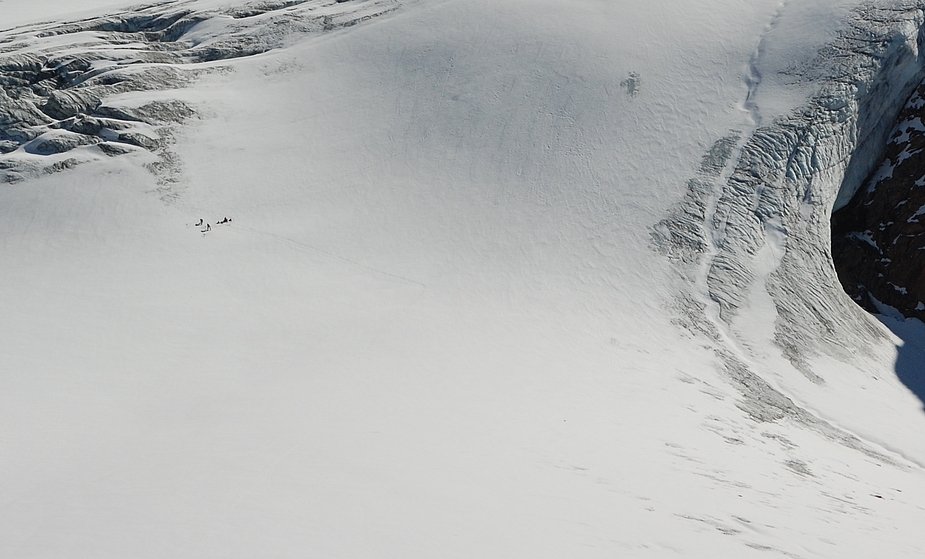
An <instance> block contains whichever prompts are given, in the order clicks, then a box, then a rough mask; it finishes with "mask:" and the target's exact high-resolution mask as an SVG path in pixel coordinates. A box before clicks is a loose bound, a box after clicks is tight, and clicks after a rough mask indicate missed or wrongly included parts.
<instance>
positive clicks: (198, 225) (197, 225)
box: [196, 217, 202, 227]
mask: <svg viewBox="0 0 925 559" xmlns="http://www.w3.org/2000/svg"><path fill="white" fill-rule="evenodd" d="M196 227H202V218H201V217H200V218H199V223H197V224H196Z"/></svg>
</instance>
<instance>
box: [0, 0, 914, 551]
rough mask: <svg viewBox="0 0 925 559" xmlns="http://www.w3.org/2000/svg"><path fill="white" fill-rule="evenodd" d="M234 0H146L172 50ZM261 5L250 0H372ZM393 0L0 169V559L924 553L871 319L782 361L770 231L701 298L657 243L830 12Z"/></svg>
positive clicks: (882, 352)
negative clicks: (733, 272)
mask: <svg viewBox="0 0 925 559" xmlns="http://www.w3.org/2000/svg"><path fill="white" fill-rule="evenodd" d="M37 4H42V6H43V7H42V8H41V9H42V12H41V14H40V17H38V16H36V13H35V10H38V9H39V8H37V7H35V6H36V5H37ZM46 4H47V6H46ZM243 4H244V3H243V2H233V1H231V0H228V1H224V2H220V1H213V0H209V1H206V0H201V1H191V2H174V3H170V2H168V3H166V4H165V5H167V6H168V7H170V6H173V5H176V6H177V8H178V9H186V8H189V9H193V10H203V11H209V10H212V11H211V12H209V13H211V14H219V15H214V17H212V16H210V18H211V19H206V20H205V21H204V22H203V23H202V24H201V25H199V26H197V27H193V28H192V29H191V30H190V31H189V33H190V35H189V38H190V41H204V40H213V39H215V38H216V37H219V38H220V36H221V33H224V32H225V30H226V29H231V28H230V27H227V25H230V23H228V22H229V20H228V19H227V17H226V16H222V15H221V13H225V12H221V10H227V9H228V8H229V7H235V6H237V7H241V6H242V5H243ZM272 4H276V6H275V7H273V6H271V5H272ZM284 4H287V3H283V2H277V3H273V2H263V3H260V2H253V3H251V4H250V6H259V5H264V7H267V6H269V7H271V8H273V9H274V10H276V11H281V12H280V13H282V11H286V10H289V11H293V12H295V11H298V10H305V9H309V8H310V9H315V8H317V9H319V10H329V11H331V13H335V12H336V11H337V10H341V11H342V12H344V13H345V11H356V10H363V9H365V7H367V6H368V5H372V4H373V2H362V1H361V0H350V1H348V2H344V3H335V2H307V3H304V5H302V4H298V5H296V3H288V4H292V5H291V6H289V5H284ZM393 4H395V6H394V8H395V9H391V8H390V10H389V11H388V12H387V13H385V12H383V13H381V15H378V16H377V17H373V18H371V19H368V20H366V21H358V22H357V23H356V24H351V25H349V26H348V27H343V28H336V29H321V30H320V31H317V32H315V31H311V30H308V31H306V32H305V34H304V35H299V36H287V37H286V41H284V42H282V43H280V44H279V45H278V46H276V47H274V48H273V49H272V50H269V51H267V52H264V53H262V54H255V55H253V56H246V57H238V58H229V59H223V60H216V61H208V62H195V61H192V62H188V64H187V66H186V67H185V68H187V69H192V70H203V72H201V73H199V74H197V78H196V79H195V80H193V81H192V82H191V83H189V84H187V85H185V86H184V87H178V88H171V89H168V90H150V91H142V92H125V93H120V94H119V96H118V97H117V98H114V99H109V100H108V102H111V103H114V104H121V105H124V106H139V105H141V104H143V103H147V102H151V101H156V100H169V101H182V102H184V103H186V104H188V105H189V106H191V107H193V108H194V109H195V110H196V116H194V117H192V118H190V119H188V120H187V121H186V122H184V123H182V124H179V125H177V126H175V127H172V128H170V130H169V134H170V137H171V138H172V140H171V141H172V142H173V143H172V144H170V151H171V153H175V154H176V155H177V156H178V159H177V166H176V169H174V171H175V172H174V173H173V174H171V175H170V176H169V177H168V178H169V180H166V179H165V177H164V175H163V173H161V174H158V168H157V167H156V166H155V167H153V168H152V167H150V164H151V163H152V161H154V159H153V158H154V157H155V156H154V155H152V154H151V153H148V152H146V151H144V150H136V151H131V152H130V153H127V154H124V155H120V156H115V157H110V156H107V155H105V154H103V153H102V152H97V151H94V150H98V148H97V147H93V146H89V147H84V148H80V149H81V150H83V151H80V152H79V155H78V156H75V157H77V158H78V159H79V162H78V164H77V165H76V166H74V167H73V168H69V169H65V170H63V171H61V172H54V173H40V176H34V177H32V176H30V177H27V178H26V179H25V180H22V181H20V182H13V183H12V184H4V185H2V188H0V261H2V262H3V265H2V266H0V285H2V286H3V287H4V288H3V289H2V291H0V309H2V313H0V333H2V336H0V367H2V373H0V375H2V376H0V379H2V385H0V387H2V389H0V556H4V557H42V558H45V557H49V558H50V557H74V558H77V557H87V558H90V557H92V558H108V557H113V558H115V557H120V558H121V557H165V556H169V557H190V558H201V557H242V558H244V557H248V558H251V557H363V558H374V557H375V558H381V557H396V558H399V557H401V558H408V557H421V558H430V557H550V558H561V557H608V558H612V557H674V556H677V557H711V558H712V557H773V556H788V557H807V558H808V557H914V556H918V555H920V554H921V553H922V552H923V548H925V543H923V541H922V539H921V535H920V534H921V525H922V521H923V519H925V476H923V465H925V437H923V432H925V417H923V412H922V403H921V402H920V401H919V400H917V399H916V398H915V397H914V395H913V394H912V393H911V392H910V391H909V390H908V389H906V388H905V387H904V386H903V384H902V383H901V382H900V381H899V380H898V379H897V378H896V373H895V371H894V360H895V359H896V355H897V353H896V349H895V347H894V345H893V343H891V342H889V341H888V340H889V339H893V338H891V337H889V336H891V335H890V334H889V333H888V332H887V330H886V329H885V328H883V327H881V326H879V324H876V323H875V322H873V319H869V322H870V328H871V329H872V330H871V331H876V332H879V333H880V334H879V335H880V336H881V337H882V338H883V339H882V340H876V339H874V340H871V342H870V343H871V346H870V348H867V349H864V350H862V351H863V352H866V353H870V355H869V356H858V358H857V359H856V360H851V359H847V358H846V359H842V360H838V359H834V358H830V357H823V356H822V355H824V352H821V353H818V354H812V355H808V356H807V357H806V359H807V363H809V365H808V367H809V370H810V372H811V373H812V375H815V376H816V377H818V378H813V377H812V375H809V374H807V373H806V371H803V372H801V371H800V370H798V369H797V368H795V365H793V363H795V361H793V360H792V359H789V358H785V357H784V355H783V353H782V350H781V348H780V346H779V345H775V344H774V343H773V342H774V340H775V335H776V332H778V331H779V330H777V329H779V327H780V326H779V324H778V322H776V321H779V320H780V318H779V316H778V307H776V306H775V301H774V300H772V296H771V295H769V294H768V292H767V291H766V290H765V289H764V282H765V278H767V277H771V275H772V274H773V272H774V271H775V270H776V269H777V268H778V267H779V266H780V263H781V262H782V258H784V256H783V255H784V253H785V252H786V251H787V250H790V249H791V247H792V246H793V239H788V237H787V231H786V228H785V227H784V225H782V223H783V222H781V221H780V220H779V219H778V220H776V221H775V219H773V218H772V219H769V220H768V221H767V224H766V225H765V226H763V227H764V231H765V233H766V238H765V239H764V241H763V244H761V245H760V246H761V248H760V250H758V251H757V252H756V253H755V254H754V257H753V259H752V260H750V261H749V264H748V265H749V266H750V268H749V269H750V270H751V274H752V279H751V280H750V282H749V283H748V285H747V286H746V287H745V288H743V289H742V290H741V297H740V299H741V301H740V309H739V311H738V313H736V314H735V315H734V316H732V317H731V318H730V319H729V320H724V319H723V318H722V317H721V316H720V312H721V309H719V308H718V306H717V303H716V302H715V301H713V300H711V299H710V297H709V295H708V293H707V288H708V287H710V286H708V285H706V284H705V283H704V282H705V281H707V280H705V279H704V278H706V277H707V276H706V269H705V268H706V266H707V265H708V264H707V263H706V262H700V261H698V262H700V263H698V264H695V265H693V266H689V267H685V266H683V265H681V264H678V263H677V262H673V261H672V260H671V259H670V258H669V257H667V256H666V255H665V254H662V253H660V252H659V250H657V247H654V246H653V240H652V238H653V237H652V231H653V227H654V226H655V225H656V224H657V223H659V222H660V221H662V220H664V219H666V216H670V215H672V212H673V211H677V208H678V204H679V203H681V204H683V202H684V200H685V198H684V197H685V192H686V191H687V189H688V188H689V181H690V180H691V179H694V178H696V177H698V176H699V177H701V178H702V180H704V181H708V180H709V181H720V180H722V179H725V178H728V177H729V175H730V174H731V173H732V169H731V167H730V164H727V163H725V162H724V161H720V162H719V163H718V167H717V169H715V170H713V169H710V168H708V167H709V165H707V164H706V163H705V162H704V155H705V154H708V153H711V148H713V147H715V146H716V145H717V142H718V141H721V140H722V139H723V138H733V139H732V140H729V141H728V142H727V144H728V151H730V153H731V155H730V157H731V158H732V159H731V160H732V161H733V163H734V160H735V158H736V157H737V156H736V153H738V152H739V151H741V150H742V149H743V146H745V145H746V143H747V142H748V140H749V138H751V137H752V135H753V134H755V133H756V131H757V130H759V127H760V126H761V125H762V124H767V123H769V122H773V121H774V120H775V119H776V118H778V117H781V116H782V115H787V114H789V112H790V110H791V109H795V108H798V107H800V106H802V104H803V103H806V102H807V100H808V99H809V96H811V95H813V94H814V93H815V92H816V91H817V89H818V88H819V87H821V85H820V84H822V82H823V81H824V79H825V78H826V77H827V75H826V73H825V72H824V71H821V70H820V71H819V72H817V73H815V74H813V73H812V72H805V73H804V74H803V77H802V78H800V79H796V78H792V73H791V74H787V73H786V72H784V70H788V69H792V66H793V65H794V64H801V63H806V64H807V65H810V66H811V64H810V62H809V61H811V60H812V59H813V57H814V56H815V54H816V52H817V51H819V50H820V49H823V48H824V47H825V45H827V44H828V43H829V42H830V41H832V40H834V38H835V37H836V35H837V34H838V32H839V30H841V29H842V22H843V21H844V18H845V17H846V14H847V13H848V12H849V10H850V9H852V8H854V7H855V5H854V4H853V3H852V2H848V1H846V2H835V1H832V2H818V3H814V4H813V6H812V7H807V6H804V5H800V3H798V2H792V3H787V2H785V3H783V4H781V3H780V2H779V1H778V0H749V1H742V0H736V1H731V0H728V1H727V0H713V1H711V2H709V3H703V2H676V1H670V0H649V1H645V2H632V3H631V2H602V1H599V0H529V1H528V0H505V1H500V2H499V1H495V2H489V1H487V0H446V1H441V0H434V1H426V0H417V1H409V2H406V3H399V2H393ZM125 6H126V4H125V3H123V2H108V3H107V2H93V1H88V2H85V3H82V4H81V6H80V8H81V9H80V10H78V9H77V3H73V2H47V3H43V2H30V3H26V2H21V1H19V0H0V22H3V25H2V26H3V27H4V28H10V27H13V26H16V25H21V24H22V25H26V24H32V23H34V22H37V21H43V22H48V21H56V20H58V19H60V20H61V21H63V22H64V21H68V22H69V21H74V20H77V19H81V18H87V17H90V16H91V15H99V14H105V13H107V12H106V10H107V9H109V10H111V11H115V10H116V9H123V8H124V7H125ZM84 8H85V9H86V10H89V12H86V11H84ZM78 11H80V12H81V13H79V14H77V15H75V14H74V12H78ZM377 13H378V12H377ZM228 17H230V16H228ZM267 17H270V16H253V17H243V18H241V19H240V20H237V23H235V25H244V26H246V25H250V23H249V21H251V20H253V22H254V24H255V25H256V24H257V23H259V22H264V23H265V20H266V18H267ZM7 18H9V19H7ZM919 24H921V22H919ZM235 29H239V28H235ZM27 31H28V30H27ZM30 40H31V39H30ZM30 44H31V43H30ZM0 46H2V45H0ZM23 48H26V47H23ZM69 48H70V47H69ZM788 76H791V77H789V78H788ZM807 76H808V77H807ZM814 80H815V81H814ZM719 145H721V146H722V145H726V144H719ZM23 149H24V148H20V152H21V151H22V150H23ZM20 152H13V153H12V154H11V155H10V156H9V157H10V158H16V157H26V155H22V154H21V153H20ZM18 153H19V155H17V154H18ZM27 155H28V156H29V157H32V155H31V154H27ZM69 157H70V156H69ZM146 165H148V167H146ZM152 170H153V171H154V172H152ZM714 171H715V172H714ZM698 173H700V174H699V175H698ZM716 177H718V178H716ZM710 184H712V183H710ZM835 194H836V192H835V191H832V192H830V199H829V200H828V202H827V204H828V205H829V208H830V207H831V203H832V201H833V200H834V197H835ZM717 204H719V205H720V206H721V205H722V202H721V201H720V202H717V200H713V202H711V206H716V205H717ZM711 211H712V210H711ZM813 211H814V210H813ZM820 211H821V210H820ZM813 215H815V214H813ZM225 217H230V218H231V222H230V223H226V224H221V225H219V224H218V223H217V221H218V220H220V219H222V218H225ZM200 219H203V220H204V222H205V223H207V224H209V230H208V231H206V232H203V231H202V229H203V227H202V226H197V225H195V224H196V223H198V222H199V220H200ZM719 230H720V229H716V231H719ZM730 234H731V233H730ZM714 240H716V239H712V240H711V242H712V241H714ZM716 241H717V242H719V241H718V240H716ZM820 242H821V241H820ZM825 242H826V243H827V242H828V240H827V239H825ZM720 244H721V243H719V244H718V245H717V246H720ZM708 254H712V255H717V254H719V255H721V254H722V251H721V250H719V249H716V248H713V249H709V251H708ZM698 266H699V268H698ZM833 277H834V276H833ZM808 282H809V280H807V285H801V284H793V285H792V286H791V287H792V288H793V289H794V290H797V291H799V290H804V291H813V290H821V289H823V287H825V289H830V288H831V286H827V287H826V286H823V287H819V286H817V285H815V284H809V283H808ZM836 284H837V282H836ZM842 295H843V294H842ZM844 297H845V300H846V301H847V296H844ZM848 302H849V303H850V301H848ZM700 308H702V309H703V310H702V311H697V309H700ZM840 308H841V307H837V308H835V310H831V309H828V310H831V313H837V312H841V311H839V310H838V309H840ZM692 309H693V310H692ZM698 312H699V314H698ZM825 312H827V309H823V310H822V311H820V313H821V314H822V315H825ZM694 315H697V317H703V318H696V319H692V318H691V317H692V316H694ZM826 316H830V317H831V316H834V318H835V319H838V315H837V314H834V315H826ZM845 320H846V321H847V320H848V319H847V318H846V319H845ZM850 320H862V319H858V318H857V317H856V316H854V315H852V317H850ZM698 321H701V322H698ZM837 322H838V321H837V320H836V321H835V323H836V324H837ZM848 323H850V324H853V322H850V321H849V322H848ZM704 324H706V326H705V325H704ZM833 328H834V326H833ZM903 328H905V329H908V330H909V331H913V330H914V329H915V325H911V326H910V325H904V326H903ZM900 330H901V329H900ZM903 332H905V330H903ZM839 335H840V334H839ZM900 335H904V334H903V333H900ZM910 347H911V346H910ZM914 350H915V351H919V352H920V350H919V349H914ZM908 351H912V349H909V350H908ZM907 355H909V354H908V353H907ZM868 357H869V358H868ZM907 359H910V358H909V357H907ZM801 363H802V362H801ZM801 366H802V365H801ZM754 379H759V380H758V381H756V380H754ZM761 383H764V384H761ZM756 395H760V396H761V398H765V400H761V398H758V400H761V402H764V403H763V404H762V405H763V406H765V407H761V406H758V407H756V405H757V404H755V403H754V401H755V398H756V397H757V396H756ZM768 395H770V396H768ZM775 398H778V399H775ZM779 398H782V399H779ZM767 401H772V403H774V404H773V405H775V406H778V407H776V408H775V407H773V406H771V407H770V408H769V407H767V406H768V404H767ZM787 402H789V404H788V403H787ZM768 410H771V411H768ZM774 410H778V411H780V415H779V416H774V415H773V413H772V412H774ZM768 414H771V415H768Z"/></svg>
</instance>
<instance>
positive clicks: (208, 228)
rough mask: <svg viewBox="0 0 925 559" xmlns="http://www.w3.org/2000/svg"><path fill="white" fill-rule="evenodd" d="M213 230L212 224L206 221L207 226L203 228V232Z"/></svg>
mask: <svg viewBox="0 0 925 559" xmlns="http://www.w3.org/2000/svg"><path fill="white" fill-rule="evenodd" d="M211 230H212V226H211V225H209V224H208V223H206V228H205V229H203V230H202V232H203V233H206V232H208V231H211Z"/></svg>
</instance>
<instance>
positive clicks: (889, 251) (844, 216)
mask: <svg viewBox="0 0 925 559" xmlns="http://www.w3.org/2000/svg"><path fill="white" fill-rule="evenodd" d="M923 119H925V84H923V85H920V86H919V87H918V89H916V91H915V93H914V94H913V95H912V97H911V98H910V99H909V101H908V103H906V106H905V108H904V109H903V110H902V112H901V113H900V115H899V118H898V119H897V120H898V124H897V125H896V128H895V130H894V131H893V133H892V135H891V136H890V140H889V143H888V144H887V147H886V153H885V154H884V160H883V163H882V164H881V165H880V167H879V168H877V169H876V170H875V171H874V173H873V174H872V175H871V177H870V178H869V180H868V181H867V184H866V185H865V187H863V188H861V189H860V190H859V191H858V193H857V194H856V195H855V196H854V198H852V200H851V202H850V203H849V204H848V205H847V206H845V207H844V208H841V209H840V210H839V211H837V212H835V213H834V214H833V215H832V257H833V259H834V261H835V265H836V269H837V270H838V276H839V280H840V281H841V283H842V285H843V286H844V288H845V291H846V292H847V293H848V294H849V295H851V297H852V298H853V299H854V300H855V301H857V302H858V303H859V304H860V305H861V306H863V307H864V308H866V309H868V310H870V311H872V312H878V311H882V310H883V308H882V306H881V305H878V303H885V304H887V305H889V306H891V307H894V308H895V309H897V310H898V311H900V312H901V313H902V314H903V315H905V316H907V317H917V318H920V319H925V122H923Z"/></svg>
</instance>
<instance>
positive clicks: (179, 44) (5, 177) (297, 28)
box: [0, 0, 398, 186]
mask: <svg viewBox="0 0 925 559" xmlns="http://www.w3.org/2000/svg"><path fill="white" fill-rule="evenodd" d="M200 4H202V2H198V1H196V0H179V1H173V2H166V3H159V4H154V5H149V6H141V7H138V8H134V9H131V10H128V11H125V12H121V13H115V14H112V15H107V16H105V17H98V18H92V19H87V20H82V21H75V22H71V23H45V24H38V25H29V26H24V27H19V28H15V29H11V30H6V31H0V182H8V183H9V182H18V181H21V180H23V178H24V177H27V176H35V175H37V174H41V173H49V172H55V171H58V170H61V169H65V168H71V167H73V166H74V165H77V164H79V163H81V162H85V161H90V160H93V159H95V158H98V157H99V156H116V155H122V154H126V153H131V152H135V151H138V150H142V151H147V152H151V153H153V154H155V155H156V156H157V158H156V160H150V159H149V160H148V163H147V165H148V167H149V168H150V169H151V170H152V171H154V172H156V173H157V174H158V175H159V178H160V180H161V183H162V186H164V185H167V184H170V183H172V182H174V181H175V180H176V173H177V172H178V164H179V163H178V158H177V156H176V154H174V153H172V152H171V150H170V148H169V146H170V145H171V143H172V140H171V128H172V127H173V126H174V125H176V124H178V123H181V122H183V121H184V120H186V119H189V118H191V117H192V116H194V115H195V114H196V112H197V109H196V108H195V107H193V106H191V105H190V104H189V103H186V102H184V101H182V100H180V99H176V98H174V99H172V98H170V95H169V94H167V95H166V96H165V97H163V98H161V99H157V100H145V101H135V102H133V101H131V100H129V101H126V100H125V94H129V93H138V92H145V91H169V90H176V89H178V88H183V87H185V86H187V85H189V84H190V83H192V82H193V81H194V80H196V79H197V78H198V77H199V76H201V75H202V74H203V73H209V72H217V71H222V67H221V65H220V63H221V62H222V61H227V60H230V59H235V58H240V57H244V56H251V55H255V54H260V53H263V52H266V51H268V50H271V49H274V48H279V47H282V46H285V45H287V44H291V43H292V42H293V41H296V40H298V39H300V38H302V37H304V36H305V35H307V34H312V33H321V32H327V31H332V30H335V29H338V28H343V27H349V26H352V25H355V24H357V23H360V22H362V21H365V20H368V19H370V18H373V17H376V16H379V15H382V14H384V13H387V12H389V11H392V10H394V9H395V8H396V7H397V6H398V2H397V1H396V0H373V1H367V2H344V1H343V0H289V1H285V2H283V1H279V2H252V3H248V4H244V5H240V6H232V7H226V8H215V9H208V6H206V7H205V8H203V7H202V6H200ZM117 97H118V99H117Z"/></svg>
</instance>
